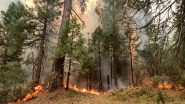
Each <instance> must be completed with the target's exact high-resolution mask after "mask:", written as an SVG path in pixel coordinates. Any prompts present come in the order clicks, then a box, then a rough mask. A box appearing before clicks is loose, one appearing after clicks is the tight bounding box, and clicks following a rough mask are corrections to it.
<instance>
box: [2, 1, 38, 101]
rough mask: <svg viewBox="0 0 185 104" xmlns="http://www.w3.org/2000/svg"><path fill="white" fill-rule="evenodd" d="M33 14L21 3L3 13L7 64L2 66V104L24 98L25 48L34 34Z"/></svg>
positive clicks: (14, 4)
mask: <svg viewBox="0 0 185 104" xmlns="http://www.w3.org/2000/svg"><path fill="white" fill-rule="evenodd" d="M31 17H32V14H31V13H30V12H29V11H28V10H27V9H26V8H25V7H24V5H23V4H21V3H20V2H18V3H12V4H10V5H9V8H8V10H7V11H6V12H2V28H1V30H2V33H3V34H4V35H3V36H2V37H0V40H1V39H3V43H2V44H1V48H2V49H3V50H4V51H5V52H4V53H3V55H2V56H3V57H2V56H1V57H0V58H2V59H3V60H4V61H5V63H3V65H0V102H2V103H6V102H7V101H10V100H13V99H16V98H17V97H20V96H22V93H23V92H22V89H23V88H22V87H23V84H24V82H25V80H26V76H27V75H25V72H24V70H23V68H22V65H21V63H22V58H21V55H22V54H23V48H24V47H25V46H26V45H25V42H26V41H27V40H28V37H29V36H30V35H32V34H33V32H34V31H33V29H35V27H34V24H33V22H32V21H30V19H31Z"/></svg>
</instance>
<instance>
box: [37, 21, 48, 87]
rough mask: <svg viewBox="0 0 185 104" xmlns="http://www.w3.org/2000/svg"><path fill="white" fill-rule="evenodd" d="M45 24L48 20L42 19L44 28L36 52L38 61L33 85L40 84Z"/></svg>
mask: <svg viewBox="0 0 185 104" xmlns="http://www.w3.org/2000/svg"><path fill="white" fill-rule="evenodd" d="M47 24H48V20H47V18H45V19H44V28H43V33H42V35H41V41H40V46H39V52H38V61H37V63H36V64H37V65H36V73H35V79H34V80H35V83H34V84H36V85H37V84H39V82H40V77H41V70H42V65H43V58H44V45H45V37H46V33H47Z"/></svg>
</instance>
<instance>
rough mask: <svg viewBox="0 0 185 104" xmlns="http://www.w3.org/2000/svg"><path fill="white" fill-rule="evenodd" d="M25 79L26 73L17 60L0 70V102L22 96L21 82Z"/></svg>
mask: <svg viewBox="0 0 185 104" xmlns="http://www.w3.org/2000/svg"><path fill="white" fill-rule="evenodd" d="M25 80H26V75H25V73H24V71H23V70H22V69H21V65H20V63H18V62H14V63H11V64H9V65H7V67H6V68H5V69H1V70H0V98H1V99H0V102H1V101H2V100H4V99H5V98H6V99H7V100H12V99H16V98H17V97H20V96H22V88H21V87H22V84H23V83H24V82H25Z"/></svg>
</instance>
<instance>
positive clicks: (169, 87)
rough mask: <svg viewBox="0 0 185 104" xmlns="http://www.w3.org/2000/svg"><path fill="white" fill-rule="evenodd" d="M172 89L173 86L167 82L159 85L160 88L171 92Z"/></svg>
mask: <svg viewBox="0 0 185 104" xmlns="http://www.w3.org/2000/svg"><path fill="white" fill-rule="evenodd" d="M172 87H173V85H172V84H170V83H167V82H164V83H159V85H158V88H160V89H165V90H171V89H172Z"/></svg>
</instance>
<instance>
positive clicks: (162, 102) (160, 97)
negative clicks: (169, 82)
mask: <svg viewBox="0 0 185 104" xmlns="http://www.w3.org/2000/svg"><path fill="white" fill-rule="evenodd" d="M157 104H165V100H164V96H163V94H162V91H161V90H159V91H158V93H157Z"/></svg>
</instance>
